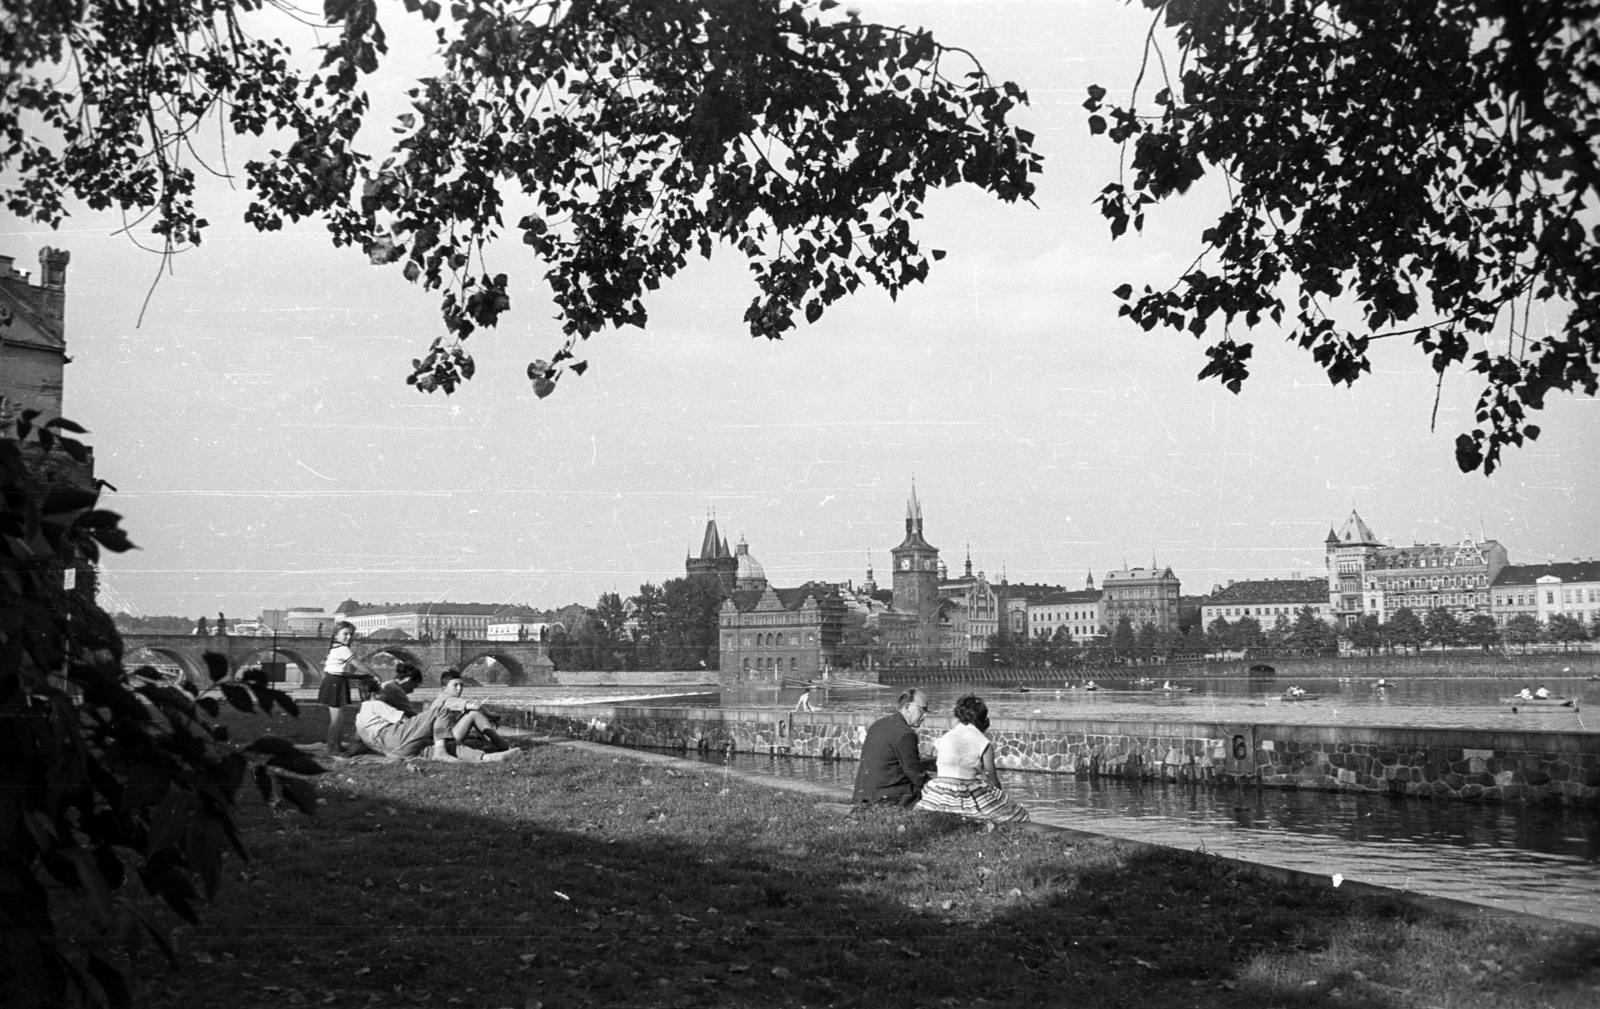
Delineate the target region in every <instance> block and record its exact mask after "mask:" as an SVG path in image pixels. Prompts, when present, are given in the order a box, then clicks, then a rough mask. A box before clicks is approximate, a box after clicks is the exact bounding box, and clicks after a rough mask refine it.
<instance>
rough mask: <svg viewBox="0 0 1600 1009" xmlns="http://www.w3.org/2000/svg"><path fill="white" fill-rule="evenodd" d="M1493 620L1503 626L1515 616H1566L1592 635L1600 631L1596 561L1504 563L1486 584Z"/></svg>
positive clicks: (1599, 569)
mask: <svg viewBox="0 0 1600 1009" xmlns="http://www.w3.org/2000/svg"><path fill="white" fill-rule="evenodd" d="M1489 593H1490V602H1489V605H1490V607H1491V612H1492V614H1493V616H1494V619H1495V623H1497V624H1499V625H1500V626H1502V627H1504V626H1505V625H1506V622H1507V621H1509V620H1511V619H1512V618H1513V617H1516V616H1518V615H1523V614H1525V615H1527V616H1530V617H1533V618H1534V619H1535V620H1537V621H1539V623H1541V624H1549V623H1550V618H1551V617H1553V616H1568V617H1571V618H1573V619H1574V620H1576V621H1578V622H1579V623H1581V624H1583V625H1584V626H1585V627H1586V628H1587V629H1588V630H1589V633H1590V636H1594V635H1595V634H1596V633H1597V632H1600V561H1595V560H1586V561H1558V562H1553V563H1549V564H1507V565H1506V566H1505V567H1503V568H1501V569H1500V572H1499V574H1498V575H1497V576H1496V577H1495V579H1494V582H1493V583H1492V584H1491V585H1490V587H1489Z"/></svg>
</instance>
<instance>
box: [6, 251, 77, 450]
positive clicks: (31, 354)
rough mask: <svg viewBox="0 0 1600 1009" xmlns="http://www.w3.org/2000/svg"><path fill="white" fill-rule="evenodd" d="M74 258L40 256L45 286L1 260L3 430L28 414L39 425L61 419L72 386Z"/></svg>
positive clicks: (66, 254)
mask: <svg viewBox="0 0 1600 1009" xmlns="http://www.w3.org/2000/svg"><path fill="white" fill-rule="evenodd" d="M71 260H72V254H71V253H69V252H64V251H62V250H60V249H51V248H44V249H40V250H39V283H38V284H37V285H35V284H34V283H32V281H31V280H30V278H29V277H28V274H26V273H24V272H23V271H21V270H18V269H16V268H15V267H14V266H13V265H12V264H13V263H14V262H15V260H14V259H13V257H11V256H0V323H4V324H3V325H0V425H4V426H5V427H7V428H9V427H10V426H11V425H12V424H13V423H14V422H15V420H16V418H17V415H18V414H20V413H21V412H22V411H24V410H38V411H39V414H40V416H39V418H38V422H40V423H42V422H44V421H46V420H50V419H51V418H54V417H59V416H61V398H62V392H63V390H64V388H65V385H66V366H67V341H66V314H67V264H68V263H69V262H70V261H71Z"/></svg>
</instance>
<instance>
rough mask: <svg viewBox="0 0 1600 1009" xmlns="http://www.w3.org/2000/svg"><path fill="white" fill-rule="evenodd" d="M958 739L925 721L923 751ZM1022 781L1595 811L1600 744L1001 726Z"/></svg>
mask: <svg viewBox="0 0 1600 1009" xmlns="http://www.w3.org/2000/svg"><path fill="white" fill-rule="evenodd" d="M500 710H501V711H502V712H503V714H504V715H505V717H506V718H507V720H508V722H509V723H511V724H515V725H519V726H521V727H523V728H528V729H533V730H536V731H542V732H547V733H552V734H556V735H565V736H571V737H574V738H580V739H588V740H593V741H595V742H601V743H611V744H617V745H626V746H645V747H654V748H659V749H680V750H682V749H688V750H711V751H733V752H737V753H757V754H774V755H778V754H783V755H790V756H797V757H817V758H822V759H825V760H855V759H857V758H858V757H859V756H860V752H861V743H862V740H863V739H864V738H865V737H866V730H867V726H868V725H869V724H871V722H872V721H873V719H874V717H876V716H873V715H866V714H847V713H835V712H815V713H804V714H802V713H792V714H791V713H779V712H772V711H762V710H756V709H741V708H670V709H669V708H639V707H624V706H599V705H586V706H584V707H583V708H581V709H579V708H569V707H554V706H548V707H542V706H538V705H532V706H524V707H514V708H513V707H501V708H500ZM949 727H950V719H948V718H934V717H929V718H928V719H927V721H926V722H925V723H924V724H923V726H922V728H921V729H920V730H919V734H920V736H921V737H922V742H923V744H924V749H925V750H928V749H931V745H932V742H933V740H934V739H935V738H937V737H938V736H939V735H940V734H941V733H943V732H944V731H945V730H946V729H948V728H949ZM989 736H990V738H991V739H993V740H994V742H995V747H996V762H997V763H998V764H1000V766H1002V767H1006V768H1012V769H1015V770H1026V771H1044V772H1052V773H1057V774H1076V775H1085V776H1090V777H1093V776H1098V775H1105V776H1109V777H1119V778H1138V779H1149V780H1164V781H1175V782H1188V783H1193V784H1202V785H1203V784H1219V785H1220V784H1235V785H1258V786H1262V787H1271V788H1306V789H1314V790H1319V791H1330V792H1368V793H1379V792H1384V793H1391V794H1397V795H1411V796H1420V797H1424V798H1433V799H1452V800H1467V801H1483V802H1541V801H1549V802H1561V803H1568V804H1575V805H1584V806H1594V807H1600V733H1584V732H1510V731H1496V730H1483V729H1448V730H1447V729H1418V728H1398V727H1396V728H1387V727H1371V726H1342V725H1255V724H1230V723H1219V722H1127V721H1097V720H1083V719H1039V718H1035V719H1020V718H1000V719H995V720H994V722H993V723H992V724H991V725H990V727H989Z"/></svg>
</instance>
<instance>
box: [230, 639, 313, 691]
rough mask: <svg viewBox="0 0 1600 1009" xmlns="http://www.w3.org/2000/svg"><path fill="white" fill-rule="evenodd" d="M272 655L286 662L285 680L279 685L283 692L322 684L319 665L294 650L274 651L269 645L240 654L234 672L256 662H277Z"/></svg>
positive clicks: (279, 648) (282, 648)
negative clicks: (280, 657) (278, 656)
mask: <svg viewBox="0 0 1600 1009" xmlns="http://www.w3.org/2000/svg"><path fill="white" fill-rule="evenodd" d="M274 655H280V656H282V657H283V658H284V659H286V660H287V662H286V663H285V664H286V665H288V667H289V668H288V669H286V670H284V675H285V679H284V681H283V682H282V683H281V684H279V686H280V687H281V688H282V689H284V690H297V689H299V688H301V687H312V686H316V685H317V684H319V683H321V682H322V669H321V668H320V664H319V663H315V662H312V661H311V660H310V659H308V658H306V656H305V654H304V653H303V652H301V651H300V650H299V649H296V648H284V647H282V646H281V645H280V646H279V647H278V648H276V649H274V648H273V647H272V646H271V645H267V646H266V647H265V648H254V649H251V650H250V651H247V652H244V653H242V654H241V655H240V656H239V657H238V660H237V663H236V664H235V666H234V668H235V670H239V669H243V668H244V667H246V666H250V665H254V664H256V663H258V662H273V661H277V660H275V659H274V658H273V656H274Z"/></svg>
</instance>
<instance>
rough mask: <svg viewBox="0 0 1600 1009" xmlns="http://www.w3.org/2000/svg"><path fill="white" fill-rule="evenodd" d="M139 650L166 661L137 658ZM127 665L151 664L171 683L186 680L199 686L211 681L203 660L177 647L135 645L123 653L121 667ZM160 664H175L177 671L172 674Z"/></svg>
mask: <svg viewBox="0 0 1600 1009" xmlns="http://www.w3.org/2000/svg"><path fill="white" fill-rule="evenodd" d="M141 652H146V653H149V654H150V655H153V656H155V657H156V658H157V659H165V660H167V661H166V662H150V661H148V660H145V659H141V658H139V654H140V653H141ZM128 666H132V667H134V668H136V669H137V668H138V667H139V666H153V667H155V668H156V670H157V671H158V672H160V673H162V675H163V676H164V677H166V680H167V682H168V683H172V684H178V683H182V682H185V681H187V682H189V683H192V684H194V685H195V686H197V687H201V686H205V685H207V684H209V683H210V682H211V674H210V673H209V672H208V671H207V670H206V665H205V660H203V659H201V658H200V656H199V655H196V654H191V653H189V652H187V651H185V650H183V649H179V648H167V647H164V646H162V645H150V644H140V645H137V646H135V647H134V648H132V649H129V650H128V651H127V652H126V653H124V654H123V667H124V668H126V667H128ZM162 666H176V667H178V670H179V672H178V674H177V675H176V676H174V675H173V674H171V673H169V672H167V671H166V670H165V669H162V668H161V667H162Z"/></svg>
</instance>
